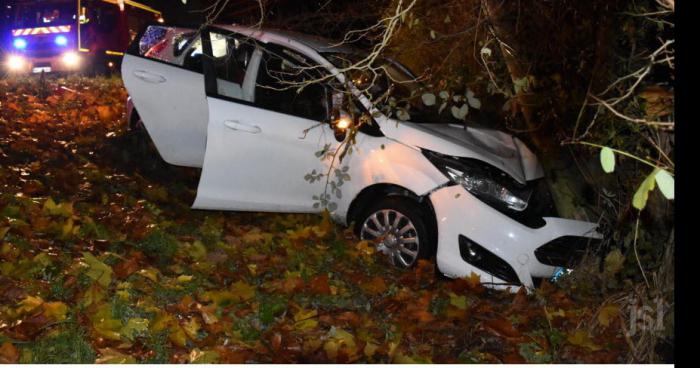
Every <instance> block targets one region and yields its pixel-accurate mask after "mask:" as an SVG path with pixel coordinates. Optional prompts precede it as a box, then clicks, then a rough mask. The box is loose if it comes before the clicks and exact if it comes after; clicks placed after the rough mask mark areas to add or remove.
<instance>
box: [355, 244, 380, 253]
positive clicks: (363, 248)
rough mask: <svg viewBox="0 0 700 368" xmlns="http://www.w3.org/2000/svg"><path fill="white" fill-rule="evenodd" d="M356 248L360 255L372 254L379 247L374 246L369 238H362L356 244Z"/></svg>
mask: <svg viewBox="0 0 700 368" xmlns="http://www.w3.org/2000/svg"><path fill="white" fill-rule="evenodd" d="M355 249H357V250H358V251H359V252H360V255H364V256H371V255H372V254H374V253H375V252H376V251H377V248H375V247H374V246H372V244H370V242H369V241H368V240H362V241H360V242H358V243H357V244H355Z"/></svg>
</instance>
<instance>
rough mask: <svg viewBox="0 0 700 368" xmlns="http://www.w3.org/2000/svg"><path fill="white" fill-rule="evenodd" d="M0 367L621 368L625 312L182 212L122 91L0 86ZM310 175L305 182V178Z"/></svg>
mask: <svg viewBox="0 0 700 368" xmlns="http://www.w3.org/2000/svg"><path fill="white" fill-rule="evenodd" d="M0 96H1V97H0V244H1V245H0V273H1V276H0V362H27V363H30V362H31V363H59V362H70V363H91V362H110V363H113V362H151V363H157V362H178V363H180V362H200V363H201V362H229V363H241V362H434V363H448V362H462V363H469V362H487V363H490V362H537V363H546V362H618V361H620V360H621V359H623V357H624V355H625V352H626V346H627V345H626V343H625V340H624V335H623V334H622V328H621V326H620V319H619V318H618V314H619V310H618V308H617V307H616V306H614V305H608V306H606V305H602V306H601V304H600V303H599V302H596V301H592V300H586V299H582V298H576V296H575V295H570V294H568V293H567V292H566V291H564V290H563V289H561V288H559V287H558V286H556V285H551V284H548V283H545V284H544V285H543V286H542V287H541V288H540V289H539V290H537V291H536V292H535V293H532V294H530V295H528V294H526V293H524V292H522V291H521V292H519V293H512V294H511V293H505V292H494V291H491V290H487V289H484V288H482V287H481V286H480V285H479V283H478V278H473V277H472V278H467V279H461V280H450V281H444V280H439V279H437V278H436V277H435V275H434V271H433V266H432V263H429V262H425V263H421V264H420V265H419V266H418V267H416V268H414V269H413V270H408V271H400V270H395V269H393V268H391V267H389V266H388V264H387V263H385V260H384V258H383V257H381V256H380V255H378V254H376V253H375V252H374V251H373V248H372V246H371V245H370V244H367V243H366V242H358V240H357V239H356V238H354V237H353V236H352V234H351V233H349V232H348V231H347V230H344V229H343V228H341V227H338V226H335V225H333V224H331V223H330V222H329V221H328V220H327V219H326V218H323V217H321V216H312V215H286V214H257V213H234V212H215V211H196V210H191V209H190V208H189V205H190V203H191V201H192V200H193V198H194V193H195V190H196V184H197V180H198V174H199V173H198V171H197V170H193V169H184V168H177V167H172V166H168V165H167V164H164V163H163V162H162V161H160V160H159V159H158V158H157V157H155V156H153V151H148V150H146V149H144V146H143V145H139V141H138V140H137V139H135V138H134V137H133V136H131V135H130V134H128V132H127V129H126V119H125V116H124V102H125V100H126V92H125V90H124V89H123V87H122V85H121V82H120V80H119V79H100V78H96V79H87V78H79V77H71V78H68V79H48V80H47V81H45V82H42V81H40V80H39V79H38V78H36V77H34V78H31V79H4V80H0ZM299 174H300V175H303V173H299Z"/></svg>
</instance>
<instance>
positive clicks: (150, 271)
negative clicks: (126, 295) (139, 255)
mask: <svg viewBox="0 0 700 368" xmlns="http://www.w3.org/2000/svg"><path fill="white" fill-rule="evenodd" d="M137 273H138V274H139V275H141V276H143V277H145V278H147V279H149V280H151V281H153V282H158V270H157V269H155V268H153V267H149V268H144V269H142V270H140V271H138V272H137Z"/></svg>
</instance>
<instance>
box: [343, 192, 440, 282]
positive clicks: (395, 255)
mask: <svg viewBox="0 0 700 368" xmlns="http://www.w3.org/2000/svg"><path fill="white" fill-rule="evenodd" d="M355 231H356V233H357V234H358V235H359V237H360V239H362V240H369V241H372V242H374V243H375V244H376V245H377V250H379V251H380V252H382V253H384V254H385V255H387V256H388V257H389V260H390V261H391V263H392V264H393V265H394V266H397V267H400V268H409V267H411V266H413V265H415V264H416V263H417V262H418V260H419V259H427V258H430V256H432V249H433V246H432V244H430V241H429V240H430V238H429V236H428V234H429V233H428V228H427V227H426V223H425V220H424V219H423V217H422V214H421V210H420V207H419V206H418V205H416V204H414V203H413V202H411V201H410V200H407V199H402V198H399V197H389V198H386V199H383V200H381V201H379V202H378V203H375V204H372V205H370V206H369V207H368V208H366V209H365V210H364V211H363V212H362V213H361V214H360V216H359V217H358V221H356V222H355Z"/></svg>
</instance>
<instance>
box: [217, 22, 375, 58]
mask: <svg viewBox="0 0 700 368" xmlns="http://www.w3.org/2000/svg"><path fill="white" fill-rule="evenodd" d="M215 27H218V28H222V29H226V30H229V31H232V32H237V33H241V34H244V35H246V36H250V37H253V38H256V39H259V40H261V41H264V42H268V41H272V42H274V43H278V44H282V45H284V44H293V43H295V42H298V43H300V44H303V45H305V46H307V47H310V48H312V49H313V50H315V51H316V52H318V53H327V52H337V53H342V54H356V53H362V50H361V49H359V48H356V47H353V46H350V45H347V44H342V43H341V42H337V41H332V40H330V39H327V38H324V37H320V36H313V35H308V34H304V33H299V32H293V31H286V30H279V29H271V28H253V27H248V26H242V25H238V24H216V25H215Z"/></svg>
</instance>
